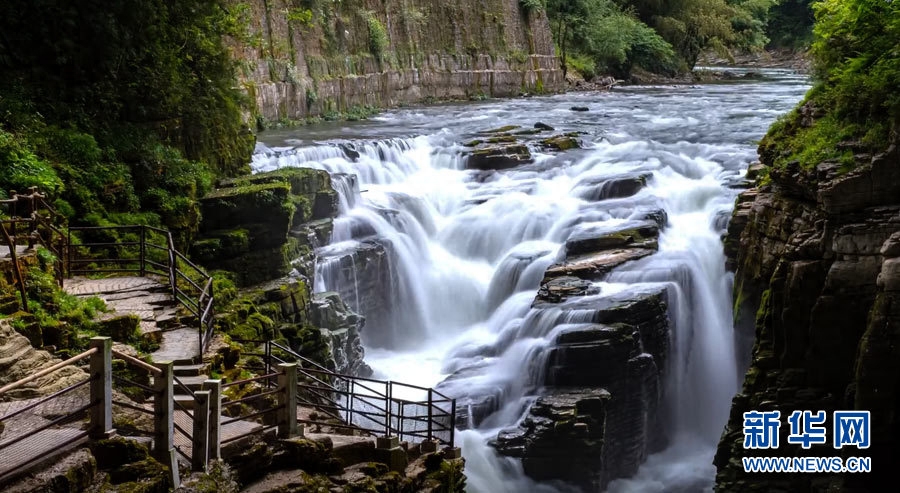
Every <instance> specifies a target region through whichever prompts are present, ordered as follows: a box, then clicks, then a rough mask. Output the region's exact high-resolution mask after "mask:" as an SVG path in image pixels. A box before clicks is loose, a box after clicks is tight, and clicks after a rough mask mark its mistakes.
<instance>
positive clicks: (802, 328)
mask: <svg viewBox="0 0 900 493" xmlns="http://www.w3.org/2000/svg"><path fill="white" fill-rule="evenodd" d="M764 158H765V156H764ZM858 161H860V162H861V164H860V165H859V166H858V167H857V168H856V169H854V170H853V171H850V172H843V171H841V169H840V167H839V166H838V165H837V164H834V163H829V162H824V163H821V164H819V165H818V166H816V167H815V168H814V169H811V170H806V169H799V168H798V167H795V166H791V165H789V166H787V167H786V168H784V169H774V168H773V169H772V170H771V172H770V176H771V183H770V184H767V185H765V186H760V187H758V188H755V189H750V190H748V191H746V192H744V193H743V194H742V195H741V196H740V198H739V199H738V205H737V208H736V211H735V213H734V217H733V219H732V221H731V223H730V226H729V232H728V238H727V242H726V244H732V245H734V244H735V243H737V244H738V245H739V246H738V247H737V248H728V249H726V250H728V251H729V252H730V253H731V254H732V255H733V257H732V258H731V259H730V262H733V265H735V266H736V268H737V271H736V278H735V286H736V287H735V307H736V309H737V311H736V314H735V317H736V322H737V327H738V331H739V332H740V334H739V335H740V337H741V339H743V340H748V339H750V340H752V339H753V336H752V334H754V333H755V342H754V343H753V347H752V358H751V360H750V361H749V369H748V370H747V374H746V377H745V380H744V386H743V390H742V391H741V393H739V394H738V395H737V396H736V397H735V398H734V402H733V405H732V412H731V418H730V420H729V423H728V426H727V428H726V430H725V432H724V433H723V435H722V440H721V442H720V444H719V450H718V453H717V455H716V460H715V463H716V466H717V467H718V470H719V472H718V476H717V490H718V491H729V492H740V491H775V490H777V491H796V492H802V491H825V489H827V488H834V489H832V490H830V491H836V490H838V489H841V490H842V491H877V488H876V487H875V486H874V485H876V484H877V481H879V479H884V478H883V476H885V475H890V474H892V471H891V466H892V465H896V464H898V461H900V454H898V452H897V443H898V440H900V417H898V415H897V409H898V408H900V400H898V396H900V258H898V257H900V150H898V149H897V148H896V147H891V148H890V149H889V150H888V151H887V152H885V153H884V154H881V155H876V156H874V157H872V156H858ZM734 255H736V256H734ZM820 409H823V410H826V411H827V412H828V416H829V418H828V422H827V429H828V430H829V432H828V440H829V442H828V444H827V445H822V446H818V447H817V446H813V447H812V448H811V449H810V450H803V449H802V448H800V447H799V446H789V445H787V443H786V437H787V434H788V433H789V431H790V429H789V426H788V423H787V420H786V418H787V416H789V415H790V414H791V412H792V411H794V410H813V411H816V410H820ZM844 409H859V410H869V411H871V420H872V429H871V439H872V444H871V447H870V448H869V449H866V450H858V449H857V448H856V447H849V448H847V447H844V448H842V449H841V450H835V449H833V448H832V446H831V438H832V432H831V426H832V422H831V411H834V410H844ZM751 410H760V411H771V410H780V411H781V416H782V426H781V429H780V431H781V433H780V443H781V447H780V448H779V449H778V450H771V451H766V450H754V451H749V450H744V449H743V440H744V436H743V433H742V430H743V428H742V425H743V413H744V412H746V411H751ZM765 452H769V453H768V454H765ZM750 455H753V456H759V455H779V456H804V455H805V456H834V455H844V456H845V457H846V456H857V457H861V456H871V457H872V463H873V473H872V474H858V475H846V476H841V475H833V476H825V475H812V474H804V475H793V476H792V475H759V474H757V475H753V476H752V477H750V476H748V475H746V474H744V473H743V468H742V466H741V460H740V459H741V457H743V456H750ZM883 484H887V483H883Z"/></svg>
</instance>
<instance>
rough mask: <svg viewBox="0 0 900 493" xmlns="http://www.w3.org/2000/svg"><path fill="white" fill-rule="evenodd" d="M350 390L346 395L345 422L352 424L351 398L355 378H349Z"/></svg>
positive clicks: (354, 388)
mask: <svg viewBox="0 0 900 493" xmlns="http://www.w3.org/2000/svg"><path fill="white" fill-rule="evenodd" d="M349 390H350V392H349V395H347V424H348V425H351V426H352V425H353V398H354V396H355V393H354V392H355V390H356V380H350V389H349Z"/></svg>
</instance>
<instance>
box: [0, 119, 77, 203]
mask: <svg viewBox="0 0 900 493" xmlns="http://www.w3.org/2000/svg"><path fill="white" fill-rule="evenodd" d="M0 169H2V170H3V173H0V188H3V189H4V190H16V191H18V192H24V191H26V190H27V189H28V187H38V189H40V190H41V191H43V192H48V193H56V192H59V191H60V190H62V188H63V183H62V181H61V180H60V179H59V176H57V174H56V171H55V170H54V169H53V166H51V165H50V163H48V162H47V161H45V160H43V159H40V158H38V157H37V156H36V155H35V154H34V152H32V151H31V149H30V148H29V147H28V145H27V143H26V142H24V141H23V140H22V139H20V138H18V137H17V136H15V135H13V134H11V133H9V132H6V131H4V130H2V129H0Z"/></svg>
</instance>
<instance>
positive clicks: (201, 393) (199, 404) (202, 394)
mask: <svg viewBox="0 0 900 493" xmlns="http://www.w3.org/2000/svg"><path fill="white" fill-rule="evenodd" d="M192 435H193V436H192V443H191V469H192V470H194V471H203V472H205V471H206V465H207V463H208V462H209V460H208V456H209V391H208V390H198V391H196V392H194V433H193V434H192Z"/></svg>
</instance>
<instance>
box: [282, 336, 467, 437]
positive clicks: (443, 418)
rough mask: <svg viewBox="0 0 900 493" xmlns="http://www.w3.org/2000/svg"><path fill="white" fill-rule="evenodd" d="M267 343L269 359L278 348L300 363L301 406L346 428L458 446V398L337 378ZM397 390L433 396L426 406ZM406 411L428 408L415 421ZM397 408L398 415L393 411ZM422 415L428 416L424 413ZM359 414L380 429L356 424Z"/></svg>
mask: <svg viewBox="0 0 900 493" xmlns="http://www.w3.org/2000/svg"><path fill="white" fill-rule="evenodd" d="M265 344H266V357H269V358H277V356H275V355H274V354H272V353H273V351H272V349H273V348H274V349H277V350H279V351H282V352H283V353H285V354H286V355H287V356H289V357H291V358H293V359H294V360H295V361H297V362H298V363H300V364H299V365H298V366H297V374H298V377H303V378H302V379H299V380H300V381H298V383H297V387H298V389H300V390H302V391H306V395H307V396H308V397H301V398H300V399H301V404H304V405H307V406H311V407H315V408H317V409H319V410H322V411H324V412H325V413H326V414H328V415H330V416H332V417H334V418H337V419H339V420H342V421H344V422H345V423H346V425H341V426H346V427H349V428H356V429H361V430H364V431H369V432H374V433H385V434H388V435H397V436H400V437H404V436H406V437H414V438H422V439H426V440H433V439H437V440H438V441H440V442H442V443H444V444H447V445H450V446H453V444H454V440H455V430H456V399H453V398H451V397H449V396H447V395H444V394H443V393H441V392H439V391H437V390H435V389H433V388H428V387H420V386H418V385H411V384H406V383H400V382H393V381H390V380H377V379H373V378H366V377H357V376H353V375H344V374H340V373H336V372H333V371H330V370H328V369H327V368H325V367H324V366H322V365H321V364H319V363H316V362H315V361H312V360H310V359H309V358H305V357H303V356H302V355H300V354H298V353H297V352H295V351H293V350H292V349H290V348H288V347H285V346H284V345H281V344H279V343H277V342H274V341H265ZM267 363H269V362H267ZM332 379H333V380H336V384H337V385H335V384H333V383H330V382H329V381H327V380H332ZM373 384H374V385H373ZM374 386H383V387H384V389H385V390H384V392H382V391H379V390H375V389H374V388H373V387H374ZM342 387H343V388H342ZM395 388H398V389H404V388H405V389H413V390H416V391H421V392H426V393H427V396H428V397H427V399H426V400H423V401H414V400H409V399H402V398H398V397H394V394H395V392H394V390H395ZM360 390H361V391H360ZM355 402H356V403H362V404H363V405H364V406H367V408H359V407H358V406H354V403H355ZM437 404H445V405H446V404H449V409H447V408H445V407H447V406H444V407H442V406H439V405H437ZM382 406H383V407H382ZM407 406H419V407H420V408H424V409H419V410H418V411H417V412H414V414H412V415H411V416H405V410H404V408H405V407H407ZM395 407H396V408H397V413H395V412H394V408H395ZM423 412H424V413H425V414H422V413H423ZM354 415H356V416H358V417H362V418H363V419H365V420H368V421H370V422H372V423H374V424H376V425H378V426H379V427H378V428H377V429H375V428H373V427H372V426H368V425H366V424H362V423H358V422H357V423H354V421H353V416H354ZM298 422H301V423H309V424H319V425H324V426H338V425H335V424H334V423H328V422H325V421H320V420H316V419H298ZM395 423H396V424H395ZM408 425H409V426H408ZM416 425H420V426H422V428H416ZM444 432H446V433H448V434H449V437H448V438H447V439H443V438H442V437H440V436H438V435H437V434H439V433H444Z"/></svg>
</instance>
